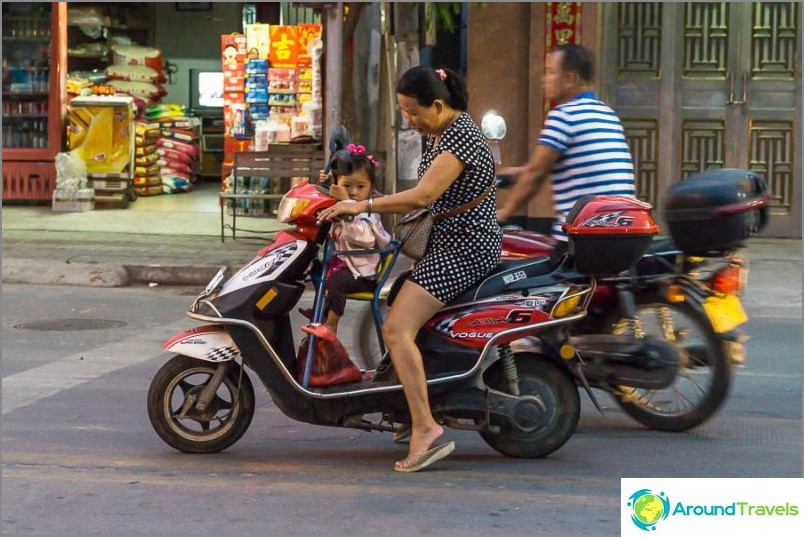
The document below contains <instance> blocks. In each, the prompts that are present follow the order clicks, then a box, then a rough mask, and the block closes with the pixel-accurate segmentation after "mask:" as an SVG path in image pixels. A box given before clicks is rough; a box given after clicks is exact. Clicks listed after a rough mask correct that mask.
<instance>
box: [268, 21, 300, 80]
mask: <svg viewBox="0 0 804 537" xmlns="http://www.w3.org/2000/svg"><path fill="white" fill-rule="evenodd" d="M270 32H271V52H270V55H269V59H270V60H271V67H284V68H289V69H295V68H296V63H297V61H298V56H299V36H298V29H297V28H296V27H295V26H274V25H273V24H272V25H271V28H270Z"/></svg>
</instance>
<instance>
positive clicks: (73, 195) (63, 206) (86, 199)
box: [51, 188, 95, 212]
mask: <svg viewBox="0 0 804 537" xmlns="http://www.w3.org/2000/svg"><path fill="white" fill-rule="evenodd" d="M51 203H52V204H51V210H52V211H53V212H85V211H91V210H93V209H94V208H95V191H94V190H93V189H91V188H81V189H75V190H69V189H68V190H62V189H59V188H56V189H55V190H54V191H53V199H52V202H51Z"/></svg>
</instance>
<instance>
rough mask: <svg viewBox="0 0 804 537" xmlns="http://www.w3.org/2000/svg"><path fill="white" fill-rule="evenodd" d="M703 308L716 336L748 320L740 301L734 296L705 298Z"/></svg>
mask: <svg viewBox="0 0 804 537" xmlns="http://www.w3.org/2000/svg"><path fill="white" fill-rule="evenodd" d="M703 308H704V311H705V312H706V316H707V317H709V321H710V322H711V323H712V328H713V329H714V330H715V332H716V333H718V334H724V333H726V332H730V331H732V330H734V329H735V328H737V327H738V326H740V325H741V324H743V323H745V322H746V321H747V320H748V315H746V313H745V310H744V309H743V305H742V304H741V303H740V299H739V298H738V297H737V296H735V295H721V296H716V295H715V296H710V297H707V299H706V300H705V301H704V303H703Z"/></svg>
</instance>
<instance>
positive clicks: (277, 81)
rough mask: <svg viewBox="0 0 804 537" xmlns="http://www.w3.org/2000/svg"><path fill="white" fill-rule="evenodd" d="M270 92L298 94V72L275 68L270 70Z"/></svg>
mask: <svg viewBox="0 0 804 537" xmlns="http://www.w3.org/2000/svg"><path fill="white" fill-rule="evenodd" d="M268 92H269V93H296V70H295V69H278V68H275V67H271V68H270V69H268Z"/></svg>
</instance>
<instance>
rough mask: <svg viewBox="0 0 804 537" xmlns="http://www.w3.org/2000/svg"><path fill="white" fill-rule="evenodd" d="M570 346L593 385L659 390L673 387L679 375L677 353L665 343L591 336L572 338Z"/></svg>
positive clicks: (612, 336) (623, 337)
mask: <svg viewBox="0 0 804 537" xmlns="http://www.w3.org/2000/svg"><path fill="white" fill-rule="evenodd" d="M570 344H571V345H572V346H573V347H574V348H575V351H576V352H577V354H578V356H579V357H580V359H581V367H582V368H583V372H584V375H586V378H587V379H588V380H589V383H590V384H592V385H597V386H601V387H610V386H628V387H631V388H644V389H649V390H658V389H662V388H666V387H668V386H669V385H670V384H672V383H673V380H674V379H675V378H676V375H677V373H678V367H679V355H678V351H677V350H676V348H675V347H674V346H673V345H672V344H670V343H668V342H666V341H664V340H663V339H659V338H655V337H651V336H646V337H642V338H637V337H634V336H629V335H612V334H591V335H582V336H573V337H571V338H570Z"/></svg>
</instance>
